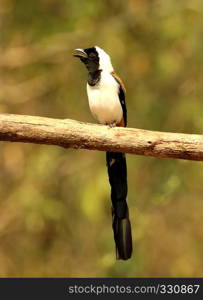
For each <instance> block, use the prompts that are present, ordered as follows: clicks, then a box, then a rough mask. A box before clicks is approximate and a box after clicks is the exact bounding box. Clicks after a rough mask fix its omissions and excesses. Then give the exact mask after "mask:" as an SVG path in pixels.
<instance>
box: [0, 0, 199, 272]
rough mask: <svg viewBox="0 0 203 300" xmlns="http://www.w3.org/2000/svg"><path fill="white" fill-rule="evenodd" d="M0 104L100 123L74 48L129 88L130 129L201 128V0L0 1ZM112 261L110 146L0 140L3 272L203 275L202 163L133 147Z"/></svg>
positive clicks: (5, 107)
mask: <svg viewBox="0 0 203 300" xmlns="http://www.w3.org/2000/svg"><path fill="white" fill-rule="evenodd" d="M0 19H1V24H0V26H1V36H0V39H1V40H0V68H1V74H0V112H1V113H14V114H28V115H39V116H46V117H53V118H72V119H76V120H80V121H87V122H95V121H94V120H93V118H92V117H91V114H90V112H89V107H88V102H87V96H86V89H85V86H86V76H87V74H86V70H85V68H84V66H83V65H82V64H81V63H80V62H79V61H78V60H77V59H75V58H74V57H73V56H72V51H73V49H74V48H79V47H81V48H85V47H90V46H93V45H98V46H100V47H101V48H103V49H104V50H105V51H106V52H107V53H109V54H110V56H111V57H112V62H113V65H114V67H115V70H116V71H117V72H118V73H119V75H120V76H121V78H122V79H123V81H124V82H125V84H126V88H127V104H128V126H130V127H137V128H143V129H150V130H159V131H171V132H185V133H197V134H201V133H202V132H203V118H202V115H203V104H202V97H203V85H202V82H203V43H202V37H203V1H202V0H193V1H191V0H184V1H182V0H180V1H177V0H170V1H165V0H154V1H153V0H149V1H147V0H126V1H119V0H102V1H101V0H100V1H99V0H98V1H95V0H88V1H82V0H29V1H27V0H1V4H0ZM127 159H128V181H129V196H128V202H129V206H130V215H131V220H132V226H133V236H134V242H133V244H134V255H133V258H132V259H131V260H129V261H127V262H123V261H116V260H115V253H114V242H113V234H112V230H111V209H110V207H111V204H110V189H109V184H108V179H107V172H106V166H105V154H104V153H103V152H97V151H85V150H72V149H62V148H59V147H56V146H41V145H32V144H22V143H9V142H1V147H0V166H1V172H0V276H1V277H2V276H42V277H45V276H66V277H70V276H73V277H91V276H93V277H94V276H95V277H101V276H103V277H106V276H107V277H111V276H115V277H117V276H121V277H122V276H124V277H130V276H131V277H135V276H143V277H144V276H154V277H155V276H160V277H162V276H172V277H174V276H184V277H186V276H191V277H197V276H203V165H202V163H201V162H191V161H184V160H173V159H157V158H150V157H142V156H134V155H128V156H127Z"/></svg>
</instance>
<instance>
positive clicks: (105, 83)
mask: <svg viewBox="0 0 203 300" xmlns="http://www.w3.org/2000/svg"><path fill="white" fill-rule="evenodd" d="M118 90H119V84H118V83H117V82H116V80H115V79H114V78H113V77H112V76H111V74H109V73H105V72H102V73H101V79H100V81H99V83H98V84H97V85H96V86H90V85H89V84H87V95H88V100H89V107H90V110H91V113H92V115H93V116H94V117H95V118H96V119H97V120H98V121H99V123H102V124H112V123H114V122H116V123H119V122H120V121H121V119H122V117H123V111H122V107H121V104H120V100H119V97H118Z"/></svg>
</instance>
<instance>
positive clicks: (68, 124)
mask: <svg viewBox="0 0 203 300" xmlns="http://www.w3.org/2000/svg"><path fill="white" fill-rule="evenodd" d="M0 140H1V141H10V142H25V143H35V144H47V145H58V146H62V147H65V148H75V149H89V150H101V151H114V152H125V153H131V154H138V155H146V156H155V157H160V158H161V157H168V158H181V159H188V160H199V161H202V160H203V135H197V134H182V133H168V132H158V131H149V130H142V129H133V128H121V127H116V128H109V127H108V126H103V125H97V124H89V123H83V122H78V121H75V120H70V119H65V120H59V119H51V118H43V117H35V116H34V117H33V116H24V115H9V114H8V115H7V114H0Z"/></svg>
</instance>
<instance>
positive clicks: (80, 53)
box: [73, 48, 87, 58]
mask: <svg viewBox="0 0 203 300" xmlns="http://www.w3.org/2000/svg"><path fill="white" fill-rule="evenodd" d="M74 52H75V53H74V54H73V56H75V57H79V58H80V57H84V58H87V53H86V52H85V51H84V50H83V49H79V48H78V49H75V50H74Z"/></svg>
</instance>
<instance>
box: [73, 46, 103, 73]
mask: <svg viewBox="0 0 203 300" xmlns="http://www.w3.org/2000/svg"><path fill="white" fill-rule="evenodd" d="M75 52H76V54H74V56H75V57H78V58H79V59H80V60H81V61H82V62H83V63H84V64H85V66H86V68H87V69H88V71H89V72H90V73H93V72H96V71H98V70H99V53H98V51H97V49H96V47H91V48H86V49H75Z"/></svg>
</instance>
